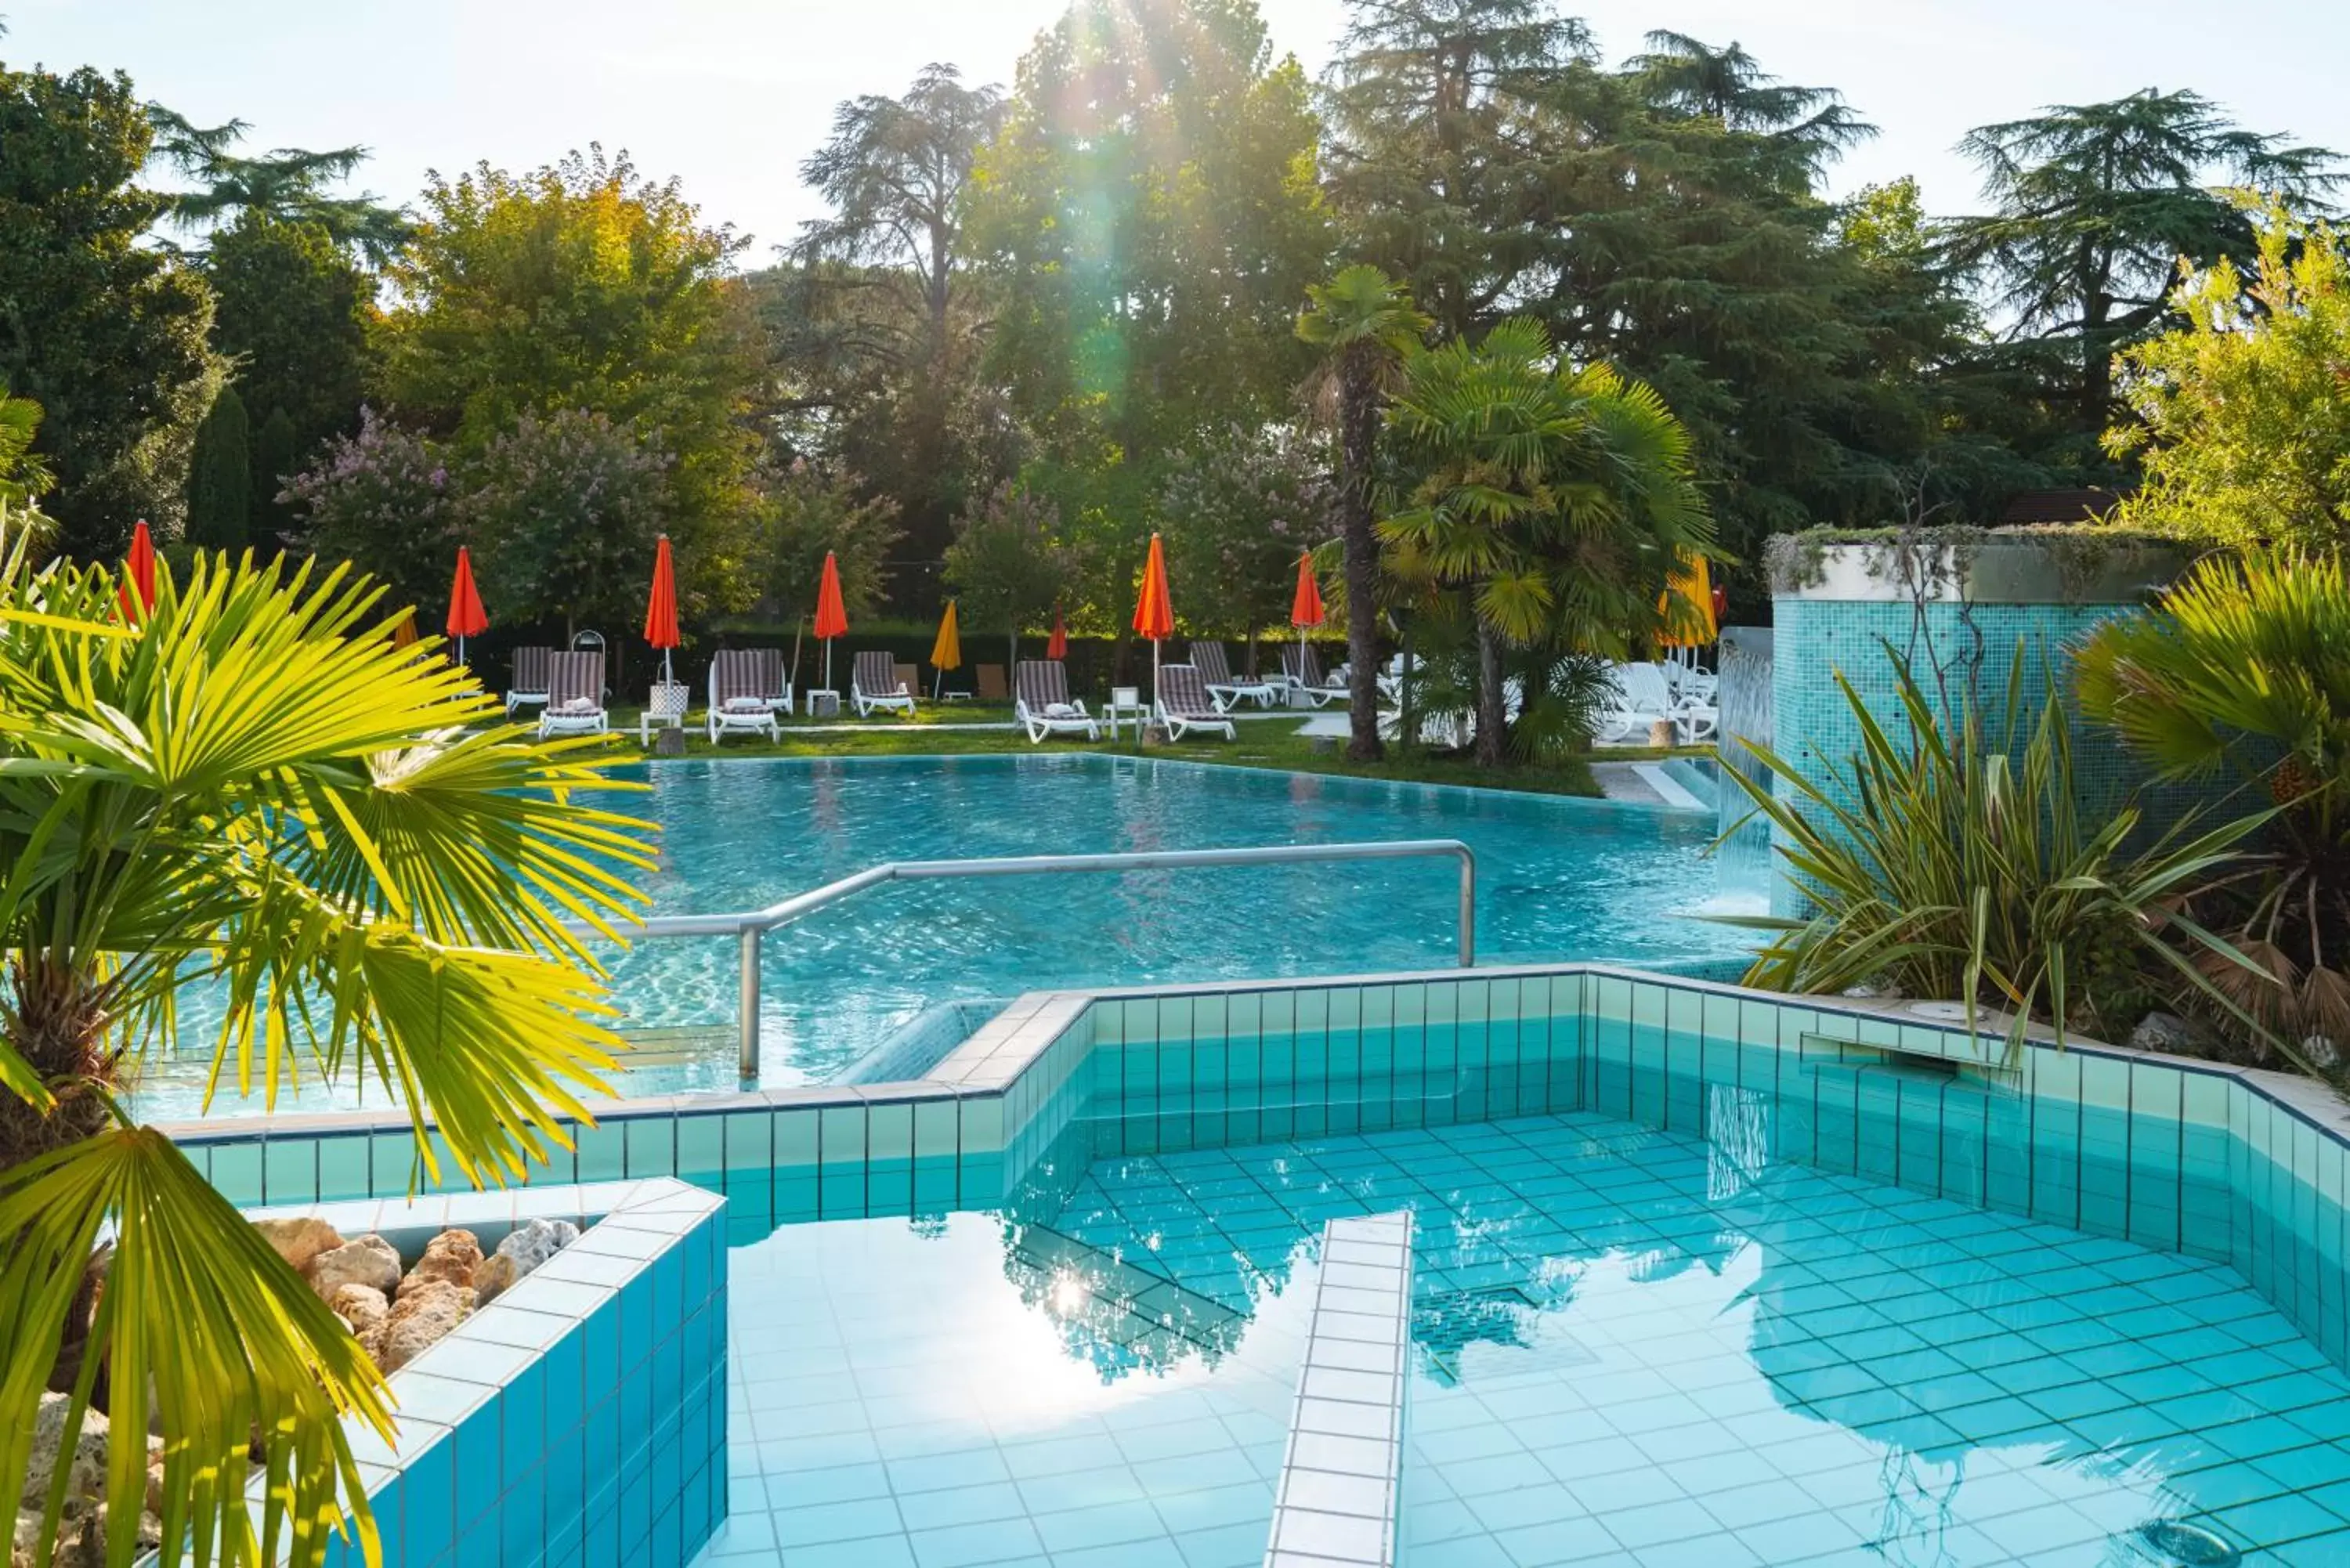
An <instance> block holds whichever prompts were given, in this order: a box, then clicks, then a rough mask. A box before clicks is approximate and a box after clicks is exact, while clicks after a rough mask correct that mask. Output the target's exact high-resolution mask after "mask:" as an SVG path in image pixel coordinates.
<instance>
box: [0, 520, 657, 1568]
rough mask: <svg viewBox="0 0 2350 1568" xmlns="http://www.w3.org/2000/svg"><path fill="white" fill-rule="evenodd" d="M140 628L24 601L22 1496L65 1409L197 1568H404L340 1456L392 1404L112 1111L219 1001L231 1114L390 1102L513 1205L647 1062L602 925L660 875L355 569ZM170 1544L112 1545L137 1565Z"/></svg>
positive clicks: (165, 591)
mask: <svg viewBox="0 0 2350 1568" xmlns="http://www.w3.org/2000/svg"><path fill="white" fill-rule="evenodd" d="M133 592H135V590H129V591H126V587H125V585H124V584H122V583H120V582H119V581H118V580H117V579H116V577H115V576H114V575H113V574H112V573H110V572H109V571H107V570H105V569H102V568H95V567H84V566H74V565H71V564H67V563H57V564H53V565H51V566H47V567H45V568H43V569H41V570H39V571H37V572H36V571H35V570H34V569H33V567H32V566H30V565H29V563H28V560H27V557H26V552H25V551H24V549H23V548H22V547H21V545H19V546H17V547H16V548H15V549H14V550H13V551H12V552H11V553H10V554H9V555H8V556H7V557H6V559H5V564H0V948H5V982H0V1461H5V1462H0V1488H5V1489H9V1490H7V1495H10V1496H16V1495H17V1494H18V1492H20V1491H21V1490H22V1488H23V1485H24V1481H25V1478H26V1469H27V1463H28V1459H29V1457H30V1449H31V1445H32V1432H33V1428H34V1417H35V1413H36V1409H37V1407H38V1405H39V1403H40V1400H41V1397H42V1395H43V1393H44V1390H45V1389H47V1388H48V1387H49V1386H50V1385H51V1383H52V1381H53V1380H55V1381H56V1382H57V1384H59V1385H60V1386H59V1389H58V1391H60V1392H67V1393H69V1394H70V1396H71V1401H70V1404H69V1405H68V1425H67V1432H66V1436H65V1439H64V1442H65V1447H66V1449H67V1450H68V1451H70V1450H71V1449H72V1447H73V1445H74V1443H75V1441H76V1434H77V1433H78V1431H79V1429H80V1428H81V1425H82V1423H83V1421H84V1420H85V1418H86V1413H87V1412H88V1410H89V1409H91V1408H100V1409H103V1410H104V1411H105V1413H106V1415H107V1417H109V1423H110V1427H111V1429H112V1430H113V1431H114V1432H116V1433H143V1432H147V1431H149V1430H150V1429H152V1430H154V1431H155V1432H157V1433H159V1434H160V1436H161V1443H162V1447H163V1454H164V1469H163V1477H164V1479H163V1498H162V1508H161V1529H162V1540H163V1542H165V1543H166V1544H165V1548H164V1557H165V1559H166V1561H168V1562H177V1561H179V1560H180V1557H181V1555H182V1553H183V1552H189V1553H192V1554H193V1555H194V1556H195V1558H196V1560H197V1561H200V1562H202V1561H206V1560H210V1561H214V1562H221V1563H269V1562H272V1561H286V1560H289V1559H288V1555H287V1554H288V1553H289V1552H290V1561H292V1562H294V1563H312V1564H315V1563H317V1562H319V1561H320V1559H321V1557H322V1555H323V1553H324V1552H325V1550H326V1545H327V1540H328V1534H329V1533H330V1531H331V1528H332V1527H334V1525H335V1524H336V1521H338V1503H339V1505H340V1506H341V1507H342V1508H347V1509H348V1510H349V1511H351V1512H352V1513H353V1515H354V1516H355V1518H356V1519H357V1520H358V1521H359V1530H360V1532H361V1533H362V1536H363V1537H368V1538H371V1536H372V1525H371V1524H370V1523H369V1521H368V1520H367V1516H366V1511H365V1504H364V1500H363V1497H362V1495H361V1491H360V1487H359V1475H358V1471H357V1469H356V1467H355V1466H354V1463H353V1461H352V1458H351V1454H350V1451H349V1449H348V1445H347V1443H346V1441H345V1438H344V1437H343V1433H342V1428H341V1425H340V1418H341V1417H346V1416H353V1415H356V1416H357V1417H360V1418H361V1419H363V1420H364V1421H365V1422H367V1423H369V1424H371V1425H372V1426H374V1427H375V1428H378V1429H379V1430H381V1431H383V1432H384V1434H385V1435H386V1436H387V1437H389V1436H390V1426H389V1413H388V1399H387V1397H386V1391H385V1387H384V1383H383V1379H382V1376H381V1375H380V1373H378V1372H377V1371H376V1369H375V1368H374V1366H372V1365H371V1364H370V1363H369V1360H368V1358H367V1357H366V1355H364V1354H363V1353H362V1352H361V1351H360V1350H359V1346H358V1344H357V1342H356V1341H355V1340H354V1339H353V1338H352V1337H351V1335H350V1334H349V1333H348V1331H346V1330H345V1329H344V1328H343V1326H342V1325H341V1324H340V1323H339V1321H338V1319H337V1318H336V1317H335V1316H334V1315H333V1314H330V1313H329V1312H328V1310H327V1307H326V1305H325V1303H322V1302H321V1301H320V1300H319V1299H318V1298H317V1296H316V1295H315V1294H313V1293H311V1291H310V1290H309V1288H308V1287H307V1285H306V1284H305V1283H304V1282H303V1281H302V1280H301V1278H300V1277H299V1276H298V1275H296V1273H295V1272H294V1271H293V1270H292V1269H290V1268H289V1267H287V1266H286V1263H285V1262H283V1261H282V1260H281V1259H280V1258H279V1257H278V1255H277V1254H276V1251H274V1250H272V1249H271V1248H270V1246H269V1245H268V1244H267V1243H266V1242H265V1241H264V1240H263V1238H262V1237H261V1236H260V1235H259V1233H258V1232H256V1231H255V1230H254V1229H253V1228H252V1227H251V1226H250V1225H248V1224H246V1223H245V1222H244V1220H242V1219H241V1217H240V1216H239V1215H238V1213H237V1211H236V1210H235V1209H234V1208H233V1207H232V1206H231V1205H230V1204H229V1202H228V1201H227V1199H224V1197H222V1196H221V1195H220V1194H219V1193H217V1192H216V1191H214V1190H213V1189H212V1188H211V1187H210V1186H208V1185H207V1184H206V1182H205V1180H204V1179H203V1177H202V1176H201V1175H200V1174H199V1173H198V1172H197V1170H196V1169H195V1168H193V1167H192V1165H191V1164H190V1163H189V1162H188V1160H187V1159H186V1158H184V1157H182V1154H181V1153H180V1152H179V1150H178V1149H177V1148H176V1147H174V1146H173V1144H172V1141H171V1140H170V1139H169V1138H168V1137H165V1136H164V1135H163V1134H162V1133H161V1132H160V1131H157V1130H156V1129H154V1128H152V1127H142V1126H140V1125H138V1124H137V1123H136V1122H135V1121H134V1119H133V1118H132V1117H131V1116H130V1114H129V1112H128V1111H127V1110H126V1108H125V1106H124V1103H123V1101H122V1100H121V1099H120V1097H119V1096H118V1093H117V1091H118V1090H119V1089H120V1087H121V1086H122V1085H124V1084H125V1082H126V1081H127V1080H128V1079H129V1078H130V1075H131V1074H132V1073H134V1072H135V1069H136V1067H137V1065H138V1064H139V1063H140V1062H141V1061H142V1060H144V1059H146V1058H148V1057H150V1056H152V1055H156V1054H162V1053H168V1052H171V1051H172V1050H174V1049H175V1048H177V1047H178V1046H179V1045H180V1044H181V1038H182V1035H181V1028H180V1019H179V1013H178V1011H177V1010H176V1008H175V1007H174V1004H173V1003H174V998H175V996H176V995H177V994H178V993H179V992H181V991H182V989H183V988H185V987H187V986H189V985H191V984H198V983H201V984H205V985H207V986H209V987H210V988H211V989H212V990H213V992H215V993H216V994H217V995H218V996H219V997H220V999H221V1001H222V1003H223V1010H224V1012H223V1018H222V1022H221V1023H220V1025H219V1028H218V1032H217V1033H216V1034H215V1035H213V1036H212V1037H211V1038H210V1039H209V1042H208V1043H205V1044H199V1043H196V1042H191V1043H190V1044H191V1046H192V1048H195V1049H208V1050H209V1054H210V1055H211V1059H212V1064H213V1085H215V1087H217V1086H219V1085H222V1084H224V1083H225V1084H228V1085H234V1089H235V1091H236V1092H238V1093H241V1094H242V1093H250V1092H253V1091H255V1089H258V1090H259V1091H260V1092H262V1093H263V1094H265V1095H266V1096H269V1097H270V1099H271V1100H272V1101H273V1102H274V1100H275V1096H276V1094H277V1092H278V1091H279V1090H280V1089H282V1088H285V1087H286V1086H288V1085H292V1084H294V1083H295V1082H296V1079H297V1078H298V1077H299V1076H300V1075H306V1074H316V1075H319V1076H321V1077H324V1078H333V1077H336V1076H338V1075H348V1076H350V1077H353V1078H366V1079H368V1080H370V1081H373V1082H377V1083H380V1085H382V1086H383V1087H384V1088H385V1089H386V1090H387V1091H388V1092H389V1093H390V1094H391V1095H392V1096H394V1097H395V1098H396V1099H397V1100H398V1101H400V1103H401V1104H402V1105H403V1106H405V1107H406V1109H407V1111H408V1114H409V1116H410V1118H411V1125H412V1126H413V1127H414V1128H415V1132H416V1148H417V1160H418V1169H419V1172H420V1175H421V1176H423V1177H425V1178H427V1179H435V1178H438V1177H439V1176H440V1175H441V1174H442V1164H441V1162H442V1159H443V1158H446V1159H447V1160H449V1161H452V1162H453V1164H454V1167H455V1172H456V1173H457V1174H460V1175H462V1176H463V1177H464V1178H466V1179H469V1180H471V1181H472V1182H473V1183H474V1184H475V1185H480V1184H483V1183H485V1182H493V1181H495V1182H504V1181H507V1180H510V1179H516V1178H519V1177H520V1176H521V1175H522V1174H523V1172H524V1170H525V1167H526V1166H527V1164H528V1163H529V1162H530V1161H532V1160H533V1159H536V1158H542V1157H544V1156H545V1155H546V1153H547V1152H548V1151H549V1150H550V1148H551V1147H555V1146H557V1145H559V1144H561V1143H562V1141H563V1139H564V1133H563V1131H562V1127H561V1124H560V1122H559V1121H558V1119H557V1118H558V1116H562V1115H566V1114H568V1115H574V1116H578V1115H584V1114H585V1113H584V1108H583V1106H581V1103H580V1096H582V1095H584V1094H586V1093H587V1092H589V1091H592V1090H596V1089H598V1088H599V1087H600V1076H599V1075H601V1074H602V1073H603V1072H604V1071H605V1070H607V1069H608V1068H609V1067H610V1066H611V1065H612V1060H613V1059H612V1056H611V1052H612V1051H613V1050H614V1049H615V1047H616V1046H617V1044H618V1042H617V1040H616V1038H615V1036H614V1035H613V1034H612V1033H610V1032H609V1031H608V1028H607V1027H606V1026H605V1023H604V1020H605V1019H606V1018H608V1016H609V1009H608V1006H607V1004H606V1002H605V1001H604V995H603V991H602V987H601V984H600V982H599V979H598V974H597V973H596V971H595V969H594V966H593V965H592V963H591V961H589V959H588V957H587V953H586V952H585V950H583V948H582V947H581V944H580V939H579V938H578V937H577V935H576V934H575V929H577V928H576V926H575V924H574V922H583V921H584V922H585V923H586V925H587V927H589V928H593V929H601V930H604V931H606V932H607V933H611V932H612V931H614V930H615V929H616V928H617V927H618V925H619V923H620V922H621V921H622V920H623V919H625V918H626V916H627V914H628V912H629V909H631V908H632V907H633V906H634V904H635V902H636V898H637V895H635V894H634V892H633V891H632V890H631V888H629V884H628V883H627V882H626V881H624V880H623V879H622V878H623V876H624V875H625V874H626V873H627V871H628V870H629V868H631V867H643V866H646V865H649V864H650V859H649V857H648V855H647V853H646V851H645V848H644V845H643V840H642V838H641V836H640V835H639V829H640V828H641V826H642V825H640V824H636V823H632V822H630V821H629V820H628V819H626V818H624V817H620V816H617V815H611V814H609V813H608V812H607V811H605V810H603V809H600V808H598V806H596V805H593V804H591V802H592V800H593V799H594V796H593V795H592V794H590V793H588V792H592V791H597V790H601V789H604V788H608V787H611V786H609V785H608V784H606V781H604V779H603V778H602V777H601V776H600V774H598V772H597V770H596V769H595V768H593V767H591V766H588V765H586V764H584V763H578V762H576V761H573V760H570V759H569V758H568V757H567V756H566V755H565V754H564V753H563V751H562V750H561V749H560V748H553V747H546V746H541V745H537V744H534V743H532V742H528V741H527V740H525V738H524V736H523V735H522V734H521V733H520V732H518V731H516V730H515V729H514V728H511V727H505V726H498V725H492V726H490V727H484V728H476V729H472V730H468V729H467V728H466V726H468V725H475V724H481V723H483V722H484V721H486V720H494V717H495V713H496V707H497V705H496V704H495V703H494V701H490V700H489V699H487V698H486V697H484V695H483V694H482V693H481V692H479V691H476V690H474V689H473V686H472V684H471V682H470V680H468V678H467V677H466V676H465V675H464V673H463V671H461V670H454V669H452V668H450V667H449V666H447V665H446V664H444V663H442V661H441V660H439V659H432V658H427V657H422V654H423V653H424V652H425V651H427V650H426V649H424V648H423V647H422V645H418V646H413V647H411V648H408V649H398V648H395V647H394V645H393V641H392V639H391V637H390V626H391V623H392V621H393V620H394V619H396V618H397V617H396V616H392V617H386V616H383V615H381V614H379V612H378V610H377V604H378V599H379V591H378V590H375V589H373V588H370V587H367V586H365V585H364V584H363V583H362V582H360V581H358V580H356V579H354V578H353V577H352V576H349V575H348V569H338V570H335V571H330V572H326V573H323V574H317V573H314V572H313V571H312V570H311V568H310V567H309V566H307V565H306V566H303V567H301V568H299V569H297V570H296V571H293V572H292V573H291V574H290V575H289V574H287V573H285V572H283V571H281V569H280V567H279V566H276V565H271V566H255V564H254V563H253V561H252V559H251V558H250V557H249V556H248V557H247V558H246V559H245V560H244V562H242V563H234V564H233V563H231V562H230V561H229V560H228V559H227V558H226V557H224V556H211V557H200V558H199V559H198V560H197V562H196V563H195V564H194V566H192V569H191V570H190V572H189V574H188V577H187V581H186V583H185V584H184V586H182V585H179V584H176V583H175V582H174V581H173V580H172V576H171V574H170V573H169V571H168V570H167V571H165V572H164V573H163V574H162V576H161V580H160V582H159V583H158V584H157V587H156V596H155V598H154V602H153V604H152V605H151V607H141V606H140V605H139V604H138V602H137V600H136V599H135V598H133V597H131V594H132V593H133ZM428 1120H429V1122H430V1124H431V1125H432V1127H433V1128H434V1129H435V1134H434V1137H432V1139H431V1140H429V1141H428V1140H427V1138H426V1137H425V1128H426V1127H427V1125H428ZM100 1272H102V1277H103V1288H102V1289H100V1290H98V1291H97V1292H96V1301H97V1305H96V1307H95V1310H94V1311H93V1310H92V1309H91V1308H90V1306H89V1305H88V1302H89V1291H88V1288H87V1286H86V1280H88V1279H89V1278H91V1277H93V1276H96V1275H98V1274H99V1273H100ZM77 1340H81V1341H84V1343H82V1344H80V1345H77V1344H76V1343H75V1342H76V1341H77ZM151 1423H152V1428H151ZM249 1453H250V1454H251V1455H255V1456H258V1459H259V1461H260V1463H261V1464H262V1465H263V1466H264V1467H265V1469H266V1472H267V1474H268V1476H269V1478H270V1485H269V1490H268V1494H267V1503H266V1505H265V1508H263V1509H260V1510H256V1511H255V1515H248V1513H247V1511H246V1503H245V1500H244V1490H245V1482H246V1478H247V1474H248V1470H249V1467H250V1466H251V1465H252V1463H253V1462H254V1461H253V1459H251V1458H249V1457H248V1456H249ZM147 1464H148V1459H147V1454H146V1451H145V1449H144V1446H143V1445H141V1444H140V1443H138V1442H135V1441H134V1442H125V1441H117V1442H115V1443H114V1444H113V1445H112V1449H111V1458H110V1469H109V1475H108V1478H107V1486H108V1492H109V1496H111V1497H114V1498H118V1499H123V1498H138V1497H140V1496H142V1495H143V1493H144V1490H145V1488H146V1484H147ZM68 1469H69V1467H68V1466H65V1465H62V1464H60V1465H57V1467H56V1471H57V1480H55V1482H53V1483H52V1485H51V1486H50V1488H49V1491H48V1495H47V1500H46V1501H47V1523H46V1526H45V1528H44V1532H43V1541H44V1542H45V1543H46V1544H45V1545H44V1546H43V1547H42V1549H41V1552H40V1556H39V1560H40V1561H41V1562H43V1563H46V1562H47V1561H48V1552H49V1551H50V1550H51V1549H52V1548H53V1547H54V1544H55V1542H56V1540H57V1535H58V1533H59V1530H60V1519H61V1513H62V1509H63V1505H64V1501H65V1490H66V1477H67V1473H68ZM139 1523H140V1508H139V1507H138V1506H137V1505H136V1504H132V1505H130V1506H127V1507H120V1508H115V1509H111V1510H109V1511H107V1513H106V1516H105V1524H104V1527H103V1532H104V1536H105V1550H106V1560H107V1561H108V1562H109V1563H110V1564H127V1563H130V1562H131V1561H132V1559H133V1556H134V1555H135V1553H136V1552H138V1550H139V1542H138V1539H137V1535H138V1530H139ZM88 1528H89V1529H91V1530H93V1531H95V1530H96V1529H97V1528H98V1527H97V1526H96V1525H95V1524H91V1525H89V1526H88Z"/></svg>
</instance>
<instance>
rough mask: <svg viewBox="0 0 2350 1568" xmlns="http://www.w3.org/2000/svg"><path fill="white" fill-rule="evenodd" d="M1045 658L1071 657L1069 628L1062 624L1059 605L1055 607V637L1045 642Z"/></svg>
mask: <svg viewBox="0 0 2350 1568" xmlns="http://www.w3.org/2000/svg"><path fill="white" fill-rule="evenodd" d="M1068 657H1069V628H1067V627H1066V626H1063V625H1062V624H1061V607H1060V606H1059V605H1055V606H1054V607H1053V635H1052V636H1051V637H1049V638H1047V639H1045V658H1047V659H1066V658H1068Z"/></svg>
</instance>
